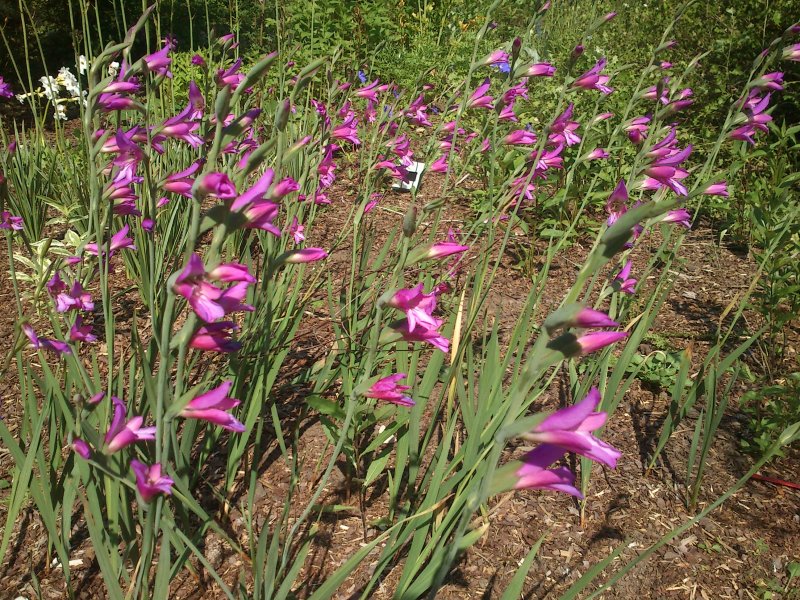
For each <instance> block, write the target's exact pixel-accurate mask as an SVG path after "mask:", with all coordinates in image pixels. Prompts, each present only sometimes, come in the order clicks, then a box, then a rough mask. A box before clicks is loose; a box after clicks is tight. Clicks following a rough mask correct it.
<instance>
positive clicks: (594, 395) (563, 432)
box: [522, 387, 622, 469]
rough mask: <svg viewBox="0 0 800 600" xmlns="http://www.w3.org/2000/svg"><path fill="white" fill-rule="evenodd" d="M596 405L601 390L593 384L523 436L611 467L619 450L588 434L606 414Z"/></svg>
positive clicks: (600, 425) (600, 424) (604, 418)
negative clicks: (574, 402) (568, 404)
mask: <svg viewBox="0 0 800 600" xmlns="http://www.w3.org/2000/svg"><path fill="white" fill-rule="evenodd" d="M598 404H600V392H599V391H598V390H597V388H595V387H593V388H592V389H591V390H590V391H589V393H588V394H587V396H586V398H584V399H583V400H581V401H580V402H579V403H577V404H575V405H573V406H568V407H566V408H562V409H560V410H558V411H556V412H554V413H553V414H551V415H550V416H549V417H547V418H546V419H545V420H544V421H542V422H541V423H539V424H538V425H537V426H536V427H534V428H533V430H532V431H530V432H528V433H526V434H523V436H522V437H523V438H524V439H525V440H528V441H531V442H537V443H541V444H550V445H553V446H557V447H559V448H561V449H563V450H566V451H567V452H574V453H575V454H580V455H581V456H585V457H586V458H589V459H591V460H593V461H596V462H599V463H601V464H604V465H606V466H609V467H611V468H612V469H613V468H614V467H615V466H616V464H617V459H618V458H619V457H620V456H621V454H622V453H621V452H620V451H619V450H617V449H616V448H614V447H613V446H612V445H610V444H608V443H607V442H604V441H602V440H600V439H598V438H596V437H594V436H593V435H592V433H591V432H592V431H594V430H595V429H599V428H600V427H602V426H603V424H604V423H605V422H606V418H607V415H606V413H604V412H595V411H596V409H597V405H598Z"/></svg>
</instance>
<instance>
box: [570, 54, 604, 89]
mask: <svg viewBox="0 0 800 600" xmlns="http://www.w3.org/2000/svg"><path fill="white" fill-rule="evenodd" d="M605 66H606V59H605V58H601V59H600V60H598V61H597V63H596V64H595V65H594V66H593V67H592V68H591V69H589V70H588V71H586V73H584V74H583V75H581V76H580V77H578V78H577V79H576V80H575V81H573V82H572V88H573V89H575V88H582V89H584V90H598V91H599V92H602V93H603V94H606V95H608V94H610V93H611V92H613V91H614V90H613V89H612V88H610V87H608V86H607V85H606V84H607V83H608V80H609V79H610V78H609V76H608V75H603V74H601V73H600V71H602V70H603V69H604V68H605Z"/></svg>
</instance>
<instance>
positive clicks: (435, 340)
mask: <svg viewBox="0 0 800 600" xmlns="http://www.w3.org/2000/svg"><path fill="white" fill-rule="evenodd" d="M443 323H444V321H442V320H440V319H433V326H431V327H425V326H424V325H422V324H420V323H417V324H416V325H417V326H416V327H415V328H414V329H411V328H410V327H409V323H408V321H407V320H405V319H404V320H403V321H401V322H400V323H398V324H397V325H395V326H394V329H395V331H397V332H399V333H400V335H402V336H403V339H404V340H406V341H408V342H427V343H429V344H430V345H431V346H433V347H434V348H438V349H439V350H441V351H442V352H447V351H448V349H449V348H450V340H448V339H447V338H446V337H444V336H442V335H441V334H440V333H439V332H438V331H437V329H439V327H441V326H442V324H443Z"/></svg>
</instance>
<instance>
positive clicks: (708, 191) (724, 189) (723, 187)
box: [702, 180, 728, 198]
mask: <svg viewBox="0 0 800 600" xmlns="http://www.w3.org/2000/svg"><path fill="white" fill-rule="evenodd" d="M702 193H703V194H705V195H706V196H722V197H724V198H727V197H728V182H726V181H724V180H723V181H718V182H716V183H712V184H710V185H707V186H706V188H705V189H704V190H703V191H702Z"/></svg>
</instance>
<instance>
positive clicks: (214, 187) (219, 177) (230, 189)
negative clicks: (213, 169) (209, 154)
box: [197, 173, 236, 200]
mask: <svg viewBox="0 0 800 600" xmlns="http://www.w3.org/2000/svg"><path fill="white" fill-rule="evenodd" d="M197 191H198V193H199V194H200V195H201V196H214V197H216V198H219V199H220V200H232V199H233V198H236V186H235V185H233V182H232V181H231V180H230V178H229V177H228V176H227V175H225V173H206V174H205V175H203V179H201V180H200V185H199V186H198V187H197Z"/></svg>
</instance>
